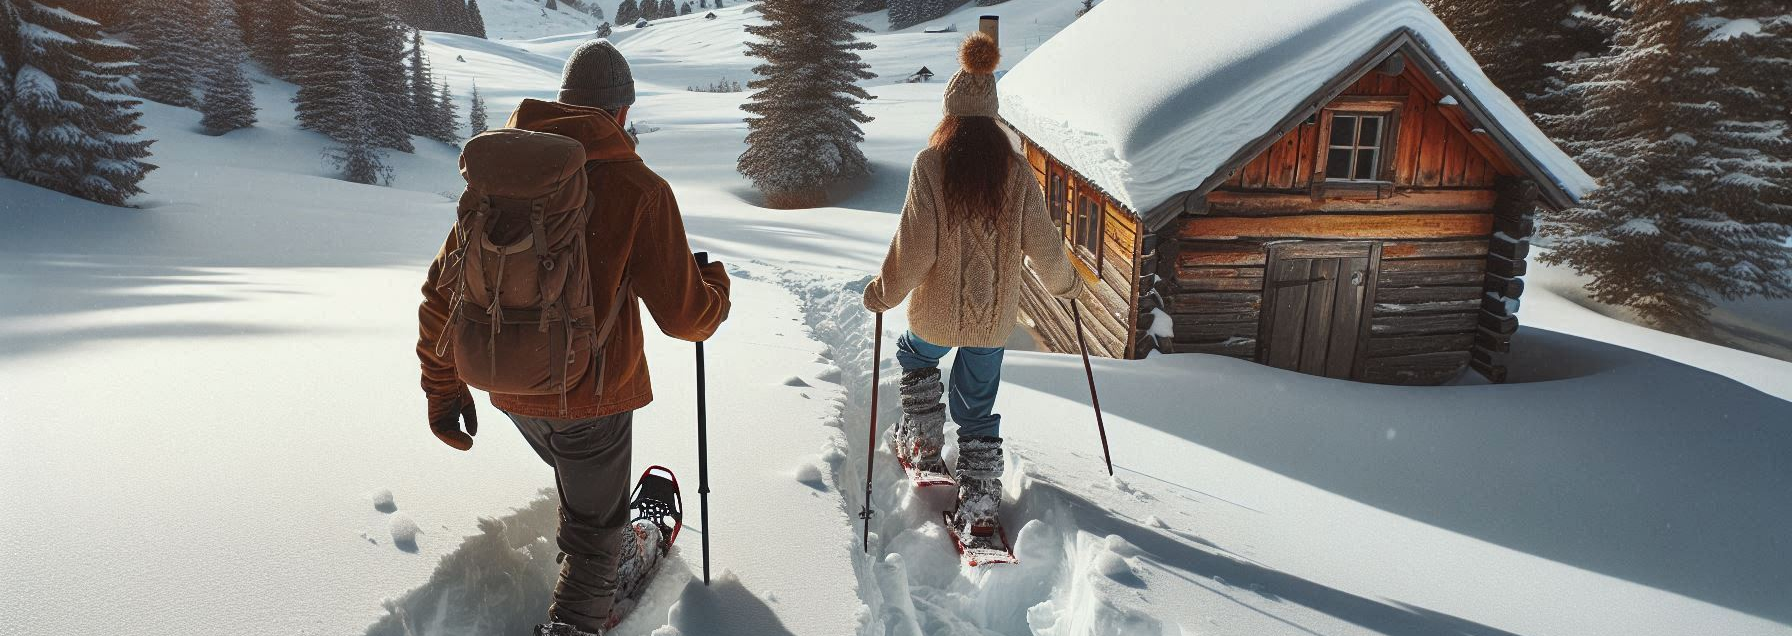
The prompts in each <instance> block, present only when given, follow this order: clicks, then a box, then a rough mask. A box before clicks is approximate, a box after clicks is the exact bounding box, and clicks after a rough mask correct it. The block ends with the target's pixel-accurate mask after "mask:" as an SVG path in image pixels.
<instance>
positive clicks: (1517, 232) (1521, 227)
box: [1493, 214, 1537, 239]
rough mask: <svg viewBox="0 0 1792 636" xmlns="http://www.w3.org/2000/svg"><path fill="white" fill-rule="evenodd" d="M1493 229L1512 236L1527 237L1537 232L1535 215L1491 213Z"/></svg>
mask: <svg viewBox="0 0 1792 636" xmlns="http://www.w3.org/2000/svg"><path fill="white" fill-rule="evenodd" d="M1493 230H1494V231H1495V232H1500V233H1503V234H1505V235H1506V236H1510V237H1513V238H1521V239H1528V238H1530V237H1531V235H1533V234H1536V233H1537V217H1536V216H1535V215H1531V214H1525V215H1522V216H1507V215H1500V214H1495V215H1493Z"/></svg>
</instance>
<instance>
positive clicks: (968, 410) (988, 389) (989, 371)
mask: <svg viewBox="0 0 1792 636" xmlns="http://www.w3.org/2000/svg"><path fill="white" fill-rule="evenodd" d="M950 351H952V348H951V347H942V346H939V345H936V344H933V343H931V342H928V341H926V340H922V339H921V337H920V336H917V335H915V332H913V331H908V332H904V333H903V334H902V337H900V338H897V339H896V361H897V362H898V363H900V364H901V365H902V370H903V371H914V370H916V369H931V368H936V367H938V366H940V358H944V357H946V354H947V353H948V352H950ZM1003 351H1005V350H1004V349H1003V348H1001V347H959V348H958V355H957V356H955V357H953V358H952V378H951V380H950V382H949V383H948V385H947V393H946V395H947V397H946V408H947V410H948V411H949V412H951V413H952V421H954V422H957V423H958V436H959V437H960V438H964V437H979V436H982V437H1001V436H1002V416H1000V415H996V414H995V413H993V412H992V411H994V410H995V408H996V389H997V388H998V387H1000V386H1001V384H1002V352H1003Z"/></svg>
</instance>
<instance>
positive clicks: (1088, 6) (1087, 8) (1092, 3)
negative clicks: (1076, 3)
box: [1076, 0, 1095, 18]
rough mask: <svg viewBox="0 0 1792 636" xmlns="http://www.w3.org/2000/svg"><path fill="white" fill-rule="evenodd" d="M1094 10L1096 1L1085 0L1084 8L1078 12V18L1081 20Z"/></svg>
mask: <svg viewBox="0 0 1792 636" xmlns="http://www.w3.org/2000/svg"><path fill="white" fill-rule="evenodd" d="M1094 8H1095V0H1083V8H1081V9H1077V10H1076V17H1079V18H1080V17H1083V14H1085V13H1088V12H1089V11H1090V10H1092V9H1094Z"/></svg>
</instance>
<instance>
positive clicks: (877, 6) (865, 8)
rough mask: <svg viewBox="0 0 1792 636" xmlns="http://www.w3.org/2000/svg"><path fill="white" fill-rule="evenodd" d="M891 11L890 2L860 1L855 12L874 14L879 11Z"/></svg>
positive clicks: (882, 0) (876, 0) (887, 0)
mask: <svg viewBox="0 0 1792 636" xmlns="http://www.w3.org/2000/svg"><path fill="white" fill-rule="evenodd" d="M889 9H890V2H889V0H859V6H857V7H855V8H854V9H853V10H854V11H857V12H859V13H874V12H877V11H888V10H889Z"/></svg>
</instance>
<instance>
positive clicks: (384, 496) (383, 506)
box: [370, 488, 398, 514]
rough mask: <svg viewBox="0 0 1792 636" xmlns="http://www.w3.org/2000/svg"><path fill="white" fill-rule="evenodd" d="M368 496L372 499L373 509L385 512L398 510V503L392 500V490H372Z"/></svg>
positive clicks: (389, 512)
mask: <svg viewBox="0 0 1792 636" xmlns="http://www.w3.org/2000/svg"><path fill="white" fill-rule="evenodd" d="M370 496H371V497H372V499H373V509H374V510H378V511H380V512H384V513H387V514H391V513H394V512H398V503H397V502H395V501H393V500H392V491H390V490H386V489H384V488H382V489H380V490H377V491H374V493H373V494H372V495H370Z"/></svg>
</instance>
